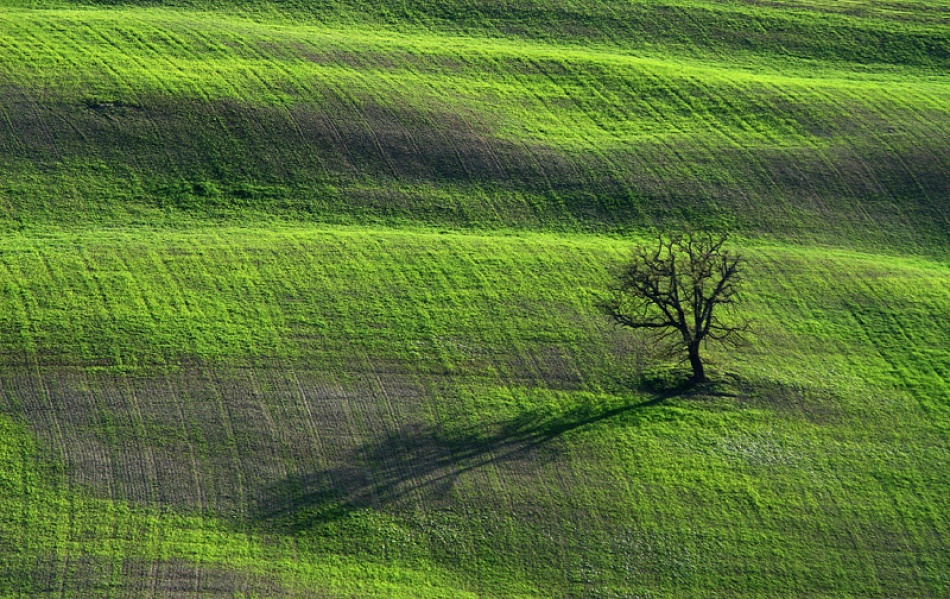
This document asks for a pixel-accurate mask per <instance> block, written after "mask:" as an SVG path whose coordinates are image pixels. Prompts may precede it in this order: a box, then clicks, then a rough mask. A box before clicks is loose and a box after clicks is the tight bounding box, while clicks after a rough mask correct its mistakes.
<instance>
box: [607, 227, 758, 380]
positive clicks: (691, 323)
mask: <svg viewBox="0 0 950 599" xmlns="http://www.w3.org/2000/svg"><path fill="white" fill-rule="evenodd" d="M726 239H727V236H726V235H724V234H722V235H721V234H716V233H710V232H689V233H681V234H678V235H672V236H667V235H662V234H661V235H658V236H657V238H656V240H655V241H654V242H652V243H651V244H650V245H640V246H637V247H636V248H634V250H633V257H632V259H631V260H630V262H628V263H627V264H625V265H624V266H623V267H622V269H621V270H620V271H619V273H618V275H617V280H616V283H615V285H614V286H613V288H612V289H611V293H610V295H609V296H608V298H607V299H606V300H605V301H604V302H603V308H604V310H605V311H606V312H607V314H608V315H609V316H610V318H611V319H612V320H613V321H614V322H615V323H617V324H618V325H621V326H624V327H627V328H630V329H634V330H640V329H644V330H647V331H649V332H650V333H652V336H653V338H654V340H655V341H656V342H657V344H658V345H659V346H660V347H661V348H662V349H665V350H667V351H668V352H669V353H670V355H682V354H683V353H685V354H686V359H688V360H689V364H690V366H691V367H692V369H693V376H692V377H691V378H690V383H693V384H695V383H704V382H706V381H707V380H709V379H708V378H707V377H706V369H705V367H704V365H703V359H702V357H701V356H700V348H701V347H702V346H703V344H704V343H705V342H706V341H707V340H708V339H711V340H713V341H726V342H732V343H734V344H735V343H737V342H739V341H741V336H740V333H741V332H742V331H744V330H746V329H747V324H745V323H738V324H734V325H732V326H730V325H727V324H724V323H723V322H722V321H721V320H720V316H721V312H723V311H724V310H723V309H728V308H731V307H733V306H734V304H735V303H736V301H737V299H738V288H739V285H740V284H741V282H742V266H743V264H744V260H743V258H742V256H740V255H738V254H736V253H734V252H732V251H730V250H729V249H726V248H725V247H723V246H724V244H725V242H726ZM719 306H722V307H723V309H720V310H717V308H718V307H719Z"/></svg>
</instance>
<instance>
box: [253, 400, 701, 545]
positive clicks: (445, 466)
mask: <svg viewBox="0 0 950 599" xmlns="http://www.w3.org/2000/svg"><path fill="white" fill-rule="evenodd" d="M683 391H684V389H682V388H674V389H669V390H666V391H663V392H660V393H655V394H653V397H652V398H651V399H648V400H646V401H642V402H640V403H635V404H625V405H622V406H619V407H603V406H596V405H581V406H578V407H575V408H573V409H571V410H568V411H566V412H561V413H557V414H553V415H552V414H550V413H548V412H544V411H541V410H532V411H529V412H526V413H524V414H522V415H520V416H519V417H517V418H514V419H512V420H509V421H507V422H504V423H501V424H499V425H495V426H494V427H491V428H490V430H468V431H459V432H452V431H448V430H446V429H445V428H443V427H439V426H420V425H414V424H407V425H404V426H402V427H400V428H398V429H396V430H391V431H389V432H388V433H386V434H384V435H381V436H378V437H377V438H375V439H373V440H371V441H368V442H366V443H363V444H361V445H359V446H357V447H356V448H354V449H352V450H351V451H348V452H343V455H342V456H341V457H340V458H339V460H338V461H337V464H336V465H334V466H332V467H328V468H326V469H323V470H321V471H318V472H313V473H309V474H304V475H297V476H291V477H288V478H286V479H284V480H282V481H279V482H277V483H276V484H273V485H270V486H269V487H267V488H266V489H264V491H263V492H262V494H261V496H260V501H259V504H258V512H257V517H258V519H259V520H260V521H261V522H264V523H267V524H268V525H269V526H276V527H278V528H289V529H291V530H304V529H308V528H311V527H313V526H315V525H319V524H324V523H328V522H331V521H333V520H336V519H339V518H343V517H345V516H347V515H348V514H349V513H351V512H354V511H357V510H360V509H364V508H375V509H380V508H384V507H397V508H398V507H400V506H411V505H413V504H415V505H418V504H420V503H424V504H431V503H433V502H439V501H440V500H444V499H445V498H446V497H447V496H448V495H449V493H450V492H451V491H452V489H453V487H454V485H455V483H456V481H457V480H458V479H459V477H461V476H463V475H465V474H466V473H471V472H473V471H476V470H478V469H480V468H483V467H485V466H488V465H501V464H506V463H508V464H511V463H512V462H516V461H525V462H534V464H527V465H525V466H521V467H522V468H524V467H529V468H534V467H536V465H537V463H540V462H542V461H543V460H545V459H553V458H554V456H555V454H554V452H553V451H543V449H544V448H545V446H547V445H549V444H550V443H551V442H552V441H554V440H556V439H558V438H560V437H562V436H564V435H566V434H568V433H570V432H572V431H576V430H579V429H583V428H585V427H590V426H593V425H595V424H597V423H599V422H603V421H607V420H610V419H612V418H617V417H620V416H622V415H626V416H627V417H629V415H630V414H633V413H638V412H642V411H643V410H645V409H648V408H650V407H653V406H656V405H658V404H660V403H662V402H663V401H665V400H666V399H668V398H670V397H674V396H677V395H680V394H681V393H682V392H683ZM511 465H512V466H514V467H518V466H517V465H514V464H511Z"/></svg>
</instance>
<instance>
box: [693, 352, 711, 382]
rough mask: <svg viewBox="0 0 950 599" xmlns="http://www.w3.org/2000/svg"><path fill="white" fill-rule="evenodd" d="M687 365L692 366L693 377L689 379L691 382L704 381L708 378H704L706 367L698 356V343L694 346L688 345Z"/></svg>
mask: <svg viewBox="0 0 950 599" xmlns="http://www.w3.org/2000/svg"><path fill="white" fill-rule="evenodd" d="M688 349H689V365H690V366H692V367H693V378H691V379H690V382H691V383H694V384H696V383H705V382H706V381H708V380H709V379H707V378H706V368H705V367H704V366H703V361H702V359H701V358H700V357H699V344H696V345H695V346H693V345H690V346H689V348H688Z"/></svg>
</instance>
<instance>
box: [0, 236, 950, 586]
mask: <svg viewBox="0 0 950 599" xmlns="http://www.w3.org/2000/svg"><path fill="white" fill-rule="evenodd" d="M626 247H627V242H626V241H621V240H611V239H607V238H603V237H591V236H564V235H559V236H555V235H529V236H492V235H460V234H438V233H434V232H424V231H415V232H413V231H401V230H385V229H326V230H319V229H312V228H284V229H281V228H278V229H219V230H216V231H213V232H209V231H207V230H205V229H198V230H195V231H178V232H176V231H154V230H153V231H149V230H136V231H128V232H124V231H117V230H106V231H96V230H92V231H89V232H83V233H78V234H65V233H61V234H57V235H52V236H48V237H46V238H42V239H37V238H31V237H22V238H20V239H16V240H10V241H7V242H6V243H5V244H4V246H3V248H2V252H0V255H2V256H3V272H4V278H5V279H6V280H7V281H8V284H7V287H6V289H5V292H4V294H3V301H4V302H5V306H4V309H3V310H2V312H3V313H5V314H11V315H16V316H14V317H11V318H10V319H8V320H7V321H6V322H5V323H4V325H3V326H2V330H3V331H5V332H6V334H5V336H4V338H3V345H4V351H3V352H2V353H3V355H4V356H5V358H4V359H5V360H6V366H5V368H6V370H7V375H6V376H5V377H4V380H5V381H8V382H7V383H6V384H5V385H4V393H5V395H6V397H7V402H8V405H9V406H11V408H13V409H15V411H16V412H17V413H19V414H20V418H21V419H23V420H24V421H25V422H26V423H28V424H30V425H31V426H32V430H33V431H34V434H35V435H39V438H40V439H41V440H42V444H43V445H44V446H48V447H50V448H51V450H52V452H53V453H52V455H53V456H54V457H55V458H56V459H54V462H53V465H54V466H55V468H54V470H55V471H57V472H60V473H61V474H59V475H58V476H57V477H55V478H54V480H59V481H60V483H59V484H60V487H56V488H65V489H67V490H63V491H56V493H59V494H55V493H53V492H52V491H46V490H41V491H34V492H33V493H36V494H37V496H36V497H34V496H33V495H31V494H29V493H25V492H20V493H16V492H13V491H15V490H16V489H17V488H18V486H19V484H20V483H12V482H11V483H10V484H8V485H6V488H8V489H10V491H11V492H10V493H9V496H8V499H7V500H6V502H7V505H8V506H10V509H9V512H12V513H18V512H19V511H20V509H23V508H21V507H19V506H23V505H26V506H34V508H33V509H36V512H35V515H33V516H29V517H22V518H20V519H14V520H13V521H8V522H7V523H6V526H7V530H8V531H9V532H8V534H9V538H23V537H26V536H28V535H29V533H28V531H32V530H37V531H47V532H45V533H43V534H40V535H38V536H37V538H36V539H35V541H31V543H30V544H26V545H23V546H20V547H19V553H20V554H22V555H21V557H20V558H19V559H34V558H33V557H32V556H36V555H44V554H47V553H51V554H54V555H59V556H65V555H69V556H73V557H74V558H75V557H76V553H79V554H80V555H87V554H88V555H91V556H94V557H96V558H97V559H99V558H102V559H104V557H107V556H111V558H112V561H111V562H110V561H108V560H106V562H107V563H104V564H100V570H101V574H100V576H101V577H106V578H109V579H110V580H112V579H113V578H114V582H112V583H110V584H114V585H118V586H117V587H116V588H123V587H122V585H123V584H126V585H131V584H133V583H131V582H128V581H124V579H123V576H122V572H124V571H126V570H127V569H128V568H123V566H122V564H127V563H128V562H129V561H131V560H133V559H142V560H148V559H151V560H156V561H168V560H171V559H185V560H194V561H197V562H199V563H200V564H201V565H202V567H208V568H211V567H213V566H220V567H225V568H233V569H236V570H239V571H242V572H244V571H249V572H254V573H257V574H256V575H257V576H259V577H260V579H259V580H257V579H256V580H257V581H256V583H255V584H264V582H261V580H265V579H266V580H270V581H271V582H273V581H274V580H278V581H279V582H280V584H281V585H284V586H286V588H294V586H295V585H300V584H304V585H306V584H309V583H308V582H307V581H333V582H332V584H330V583H329V582H328V585H329V586H328V591H327V592H331V591H332V592H340V593H345V592H346V589H348V588H355V587H352V586H347V585H355V584H365V585H367V586H366V587H365V588H364V587H360V588H361V591H360V592H361V593H365V594H367V595H373V594H374V593H376V592H380V593H383V594H391V595H400V594H404V595H406V596H419V594H420V593H422V592H424V591H423V590H420V587H418V586H417V585H423V587H430V586H433V585H434V588H433V590H432V591H431V592H432V594H433V596H448V595H449V594H450V593H452V592H455V590H457V591H458V592H473V593H479V594H483V595H485V596H511V595H512V594H515V593H523V594H525V596H529V595H530V596H570V595H595V596H599V595H603V596H611V593H621V592H631V591H633V592H648V591H650V592H661V593H671V594H674V595H691V594H694V593H696V592H701V591H704V590H707V589H719V591H717V593H718V592H720V591H722V592H729V593H734V594H736V595H752V594H756V593H764V594H809V595H812V594H823V593H824V594H828V595H834V594H840V593H854V594H859V595H887V594H892V593H895V592H906V590H907V589H913V592H914V593H916V594H920V595H933V596H937V595H939V594H940V589H942V588H944V586H945V585H946V583H947V581H946V578H945V572H946V571H947V565H948V564H946V562H945V557H944V555H945V552H943V551H942V541H941V539H942V538H944V536H945V535H946V534H947V533H948V532H950V531H948V530H947V528H948V524H950V523H948V522H947V520H946V516H945V514H946V513H948V511H947V507H950V506H947V505H946V504H947V501H946V494H945V493H944V492H943V491H944V490H945V489H946V486H947V483H948V481H947V480H946V475H945V473H946V472H948V470H947V465H948V464H947V461H948V457H950V453H948V451H947V445H946V439H947V436H946V435H947V432H948V431H947V422H948V414H947V399H948V389H947V386H946V380H947V376H946V373H947V371H948V368H950V359H948V353H947V352H946V351H945V350H946V347H945V343H944V342H943V339H942V337H943V327H942V324H941V322H940V320H939V319H935V318H934V317H933V315H939V314H947V313H948V311H950V297H948V294H947V289H948V283H950V270H948V269H947V267H946V265H945V264H943V263H939V262H930V261H926V260H920V259H914V260H909V259H904V258H884V257H881V256H871V255H863V254H854V253H848V252H842V251H830V250H826V249H802V248H793V247H786V246H774V245H768V246H750V247H749V248H748V249H747V253H748V254H749V256H750V263H751V267H750V273H749V287H748V292H747V299H746V302H745V304H744V308H743V310H744V311H745V313H746V314H747V315H749V316H752V317H753V318H755V320H756V322H757V327H756V329H757V334H756V341H755V343H754V344H753V345H751V346H750V347H748V348H746V349H743V350H740V351H739V352H738V353H729V354H727V353H726V352H724V351H722V350H716V349H714V348H710V350H711V356H712V357H713V359H714V362H715V363H716V364H718V367H717V371H718V378H719V380H720V381H721V383H720V388H719V393H720V394H719V395H718V396H717V395H706V396H703V395H700V396H684V397H674V398H670V399H667V400H665V401H663V402H661V403H658V404H654V405H645V406H643V407H637V406H638V404H642V403H643V402H650V401H651V399H652V397H653V396H652V395H651V394H650V392H648V391H646V390H643V389H640V388H638V387H636V386H631V384H632V382H631V381H633V380H634V378H633V376H634V374H635V371H636V369H637V352H638V350H637V347H636V346H635V345H634V346H631V345H629V344H628V343H626V342H625V339H626V338H625V337H624V336H623V335H622V334H620V333H619V332H617V331H613V330H611V329H610V328H609V327H608V325H607V323H606V321H605V319H604V318H603V317H602V316H601V315H600V314H599V313H598V311H597V309H596V307H595V298H596V294H597V292H598V291H599V290H601V289H602V288H603V286H604V282H605V280H606V276H607V273H606V267H607V265H609V264H611V263H615V262H616V261H618V260H619V259H621V258H622V256H623V254H624V250H625V248H626ZM499 323H504V325H503V326H499ZM624 346H626V347H627V350H626V351H625V352H624V351H618V349H619V348H622V347H624ZM16 348H20V349H21V353H19V354H18V353H17V352H16ZM163 387H164V389H163ZM175 405H177V406H178V407H177V408H174V409H173V410H169V407H170V406H175ZM18 434H19V435H20V438H22V439H28V438H30V437H29V436H24V435H26V433H25V432H20V433H18ZM21 442H22V443H26V441H21ZM173 455H178V456H187V457H186V459H185V460H180V459H179V460H178V461H179V462H184V463H178V464H175V465H174V466H172V465H171V464H170V463H168V462H167V460H169V459H174V458H172V456H173ZM264 456H269V457H267V458H266V459H265V458H264ZM143 458H144V459H145V462H144V463H143V462H142V461H141V460H142V459H143ZM20 459H21V461H20V462H19V466H18V467H14V468H12V470H13V471H14V472H15V473H16V472H17V471H19V474H14V475H13V478H14V479H15V480H18V479H16V477H17V476H19V477H22V478H26V477H27V476H29V475H28V474H27V473H28V472H29V470H30V469H31V468H32V467H33V466H31V465H30V464H31V462H30V460H29V459H24V458H20ZM262 459H264V462H266V463H262V462H261V460H262ZM163 463H166V464H168V465H167V466H166V467H164V468H163V467H161V464H163ZM51 467H52V466H51ZM34 484H36V483H34ZM39 486H40V487H42V485H39ZM70 489H71V490H70ZM77 492H78V493H81V494H83V495H86V494H91V495H92V496H93V497H101V498H102V499H95V500H84V499H79V498H78V497H77V498H76V499H72V497H73V494H75V493H77ZM63 493H65V495H63ZM56 497H66V498H68V499H54V498H56ZM130 501H131V504H132V505H143V506H144V507H142V508H133V507H126V506H127V505H128V502H130ZM44 502H48V504H50V507H38V508H37V507H36V506H38V505H39V506H45V505H47V503H44ZM57 502H58V503H57ZM76 502H78V503H76ZM84 502H88V504H87V503H84ZM176 506H177V507H176ZM171 508H175V509H177V510H184V511H185V513H189V514H195V515H194V516H189V517H187V518H184V519H181V518H179V517H177V516H173V515H172V513H173V512H172V513H170V512H168V511H167V510H169V509H171ZM154 510H158V511H157V512H155V511H154ZM103 511H107V512H108V513H110V514H115V515H114V516H110V518H112V519H110V520H106V521H107V522H111V524H108V525H105V527H104V528H96V527H95V526H93V525H92V524H91V523H92V522H99V521H100V520H101V518H102V516H101V515H100V514H101V513H102V512H103ZM56 514H61V515H60V516H56ZM202 514H204V516H203V517H199V516H200V515H202ZM57 518H61V519H63V522H58V520H57ZM76 518H78V519H79V520H78V523H77V521H74V520H75V519H76ZM220 518H223V520H220ZM87 520H88V522H90V524H83V522H85V521H87ZM737 522H741V523H742V525H741V527H737V526H736V523H737ZM87 527H90V528H92V529H93V530H92V531H89V530H87ZM222 527H223V528H222ZM143 528H144V530H145V532H141V533H140V532H136V531H140V530H143ZM209 528H210V532H209ZM25 531H27V532H25ZM113 535H118V536H120V537H121V538H123V539H126V541H125V542H124V544H123V543H118V545H113V543H115V542H114V541H113V540H112V536H113ZM143 535H144V538H145V539H146V540H144V541H142V542H138V541H136V542H132V539H137V538H139V537H141V536H143ZM148 535H153V536H154V540H153V538H152V537H151V536H148ZM179 535H181V536H182V537H183V538H184V540H182V541H179V540H177V539H178V536H179ZM194 535H199V536H200V537H201V539H202V540H201V541H197V540H196V541H191V540H189V539H192V538H193V536H194ZM5 536H7V535H5ZM77 538H80V539H82V542H81V543H78V542H77V543H75V544H70V543H71V542H73V540H75V539H77ZM168 539H171V540H168ZM291 540H293V542H292V543H290V541H291ZM97 543H101V544H102V547H103V548H102V549H96V548H95V547H97V546H98V545H96V544H97ZM189 543H194V544H195V545H194V546H193V547H192V546H191V545H188V544H189ZM288 543H290V544H288ZM187 547H192V549H191V551H193V553H188V551H189V550H188V549H187ZM327 555H339V556H341V559H343V560H344V561H343V562H342V565H338V566H334V567H333V568H330V566H328V565H327V564H326V562H325V559H326V558H325V557H321V556H327ZM24 556H25V557H24ZM286 560H290V562H292V563H295V564H297V566H295V567H294V568H293V569H291V570H290V571H286V570H285V567H286V566H284V565H282V564H284V563H285V561H286ZM349 560H357V562H358V563H360V564H362V565H361V566H360V568H359V569H357V570H352V569H351V568H350V567H349V566H346V564H349V563H353V562H351V561H349ZM333 563H336V562H333ZM373 564H375V565H373ZM394 564H395V565H394ZM400 564H402V565H404V566H400ZM401 567H405V568H406V570H405V572H403V571H402V570H399V569H398V568H401ZM327 568H330V569H327ZM394 568H397V569H394ZM429 568H435V570H434V572H444V573H445V574H432V575H431V576H430V575H422V574H420V572H422V571H429V570H428V569H429ZM737 568H738V569H737ZM275 572H277V573H278V574H275ZM397 572H402V573H401V574H398V575H397V574H396V573H397ZM62 576H63V578H64V579H66V582H68V583H71V584H80V583H79V582H77V581H76V580H74V579H70V578H69V572H68V571H67V573H66V574H64V575H62ZM75 576H76V578H81V576H79V575H75ZM110 577H111V578H110ZM392 577H396V581H398V582H400V584H401V585H402V586H400V584H396V583H395V582H393V580H392ZM96 580H100V579H96ZM123 581H124V582H123ZM360 581H362V582H360ZM86 582H89V579H88V576H87V580H86ZM100 582H101V580H100ZM390 583H392V584H394V585H395V586H393V587H392V588H390V586H388V585H389V584H390ZM96 584H99V583H96ZM274 584H276V583H274ZM287 585H289V586H287ZM83 588H87V587H83ZM381 589H383V590H381ZM400 589H401V590H400ZM453 589H454V590H453ZM22 590H23V592H26V593H32V592H36V591H39V590H42V589H38V588H34V587H24V588H23V589H22ZM284 592H290V591H287V590H286V589H285V591H284ZM400 596H401V595H400Z"/></svg>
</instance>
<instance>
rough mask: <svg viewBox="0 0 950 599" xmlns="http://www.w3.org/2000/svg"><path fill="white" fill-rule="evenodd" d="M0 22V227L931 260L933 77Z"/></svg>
mask: <svg viewBox="0 0 950 599" xmlns="http://www.w3.org/2000/svg"><path fill="white" fill-rule="evenodd" d="M703 10H705V9H703ZM772 12H776V11H772ZM239 14H240V13H239ZM274 18H276V17H274ZM822 18H824V17H822ZM821 23H822V21H821V19H819V18H818V17H815V21H814V25H815V27H819V26H820V24H821ZM0 24H2V27H0V46H2V47H3V48H4V52H3V53H2V54H0V94H2V95H3V97H4V98H6V100H5V102H4V104H5V114H4V120H5V121H6V126H4V127H0V147H2V148H4V150H5V152H4V158H3V160H2V161H0V172H3V173H4V177H3V179H4V183H3V185H2V186H0V201H2V203H3V205H4V207H5V210H4V212H5V218H4V219H3V222H4V224H5V226H6V227H8V228H14V229H16V228H19V227H23V226H28V225H36V224H46V225H48V224H55V225H63V224H77V221H78V222H86V223H89V224H93V225H103V224H116V223H129V222H138V223H143V222H147V223H150V224H154V223H156V222H168V223H176V222H181V220H182V219H194V218H199V219H207V218H213V219H222V218H223V219H227V220H231V221H241V220H242V219H245V218H249V217H250V218H280V219H290V220H291V221H295V222H299V221H301V220H303V221H308V222H313V221H317V222H321V223H331V224H370V223H379V224H385V225H389V226H393V225H396V226H402V225H405V224H423V225H430V226H449V227H453V228H456V227H464V228H470V229H486V228H487V229H492V230H496V229H498V228H512V227H513V228H518V229H542V230H558V231H564V230H567V231H606V232H625V231H629V230H630V229H631V228H636V227H642V226H643V225H645V224H646V225H658V226H672V225H673V224H675V223H682V222H691V223H694V224H700V223H703V222H708V221H709V220H710V219H714V220H718V221H724V222H730V223H732V224H733V226H735V227H737V228H738V229H739V230H742V231H744V232H746V233H748V234H756V235H762V234H765V235H778V236H779V237H781V238H783V239H789V238H796V239H801V240H803V241H811V242H813V241H821V242H825V243H838V244H845V245H858V246H860V247H862V248H865V249H869V250H875V251H881V250H882V249H884V248H900V249H901V250H903V251H912V252H916V253H932V252H934V251H936V252H938V253H939V254H941V255H945V248H946V239H947V238H948V236H950V235H948V221H947V216H946V210H944V208H945V207H944V202H943V198H944V197H945V196H946V194H947V192H948V189H947V185H946V177H945V176H943V174H944V173H945V172H947V170H948V169H950V164H948V163H947V160H946V156H948V155H950V151H948V150H950V148H948V147H947V146H946V140H947V139H950V135H948V133H950V132H948V114H950V104H948V100H950V96H948V92H947V89H948V88H947V85H946V79H945V76H944V73H945V69H944V68H942V67H940V66H939V65H938V66H933V67H925V66H921V65H916V64H911V63H905V62H900V63H899V64H897V65H895V64H891V63H889V62H887V61H884V62H872V63H870V64H868V65H861V66H859V65H854V64H852V63H849V62H844V61H832V60H825V59H821V58H820V57H818V56H813V57H810V58H809V57H799V56H797V55H795V54H793V53H787V52H786V53H781V52H776V51H774V50H775V48H773V51H771V52H767V53H751V54H749V53H742V52H730V53H714V52H711V51H704V52H702V53H700V54H698V55H697V53H696V52H697V51H698V50H697V49H696V48H694V52H686V53H684V52H681V51H679V50H678V49H677V47H676V46H675V45H673V46H671V45H666V44H665V45H656V44H654V45H650V46H649V47H645V48H632V47H629V46H626V45H622V44H616V43H607V42H603V43H597V44H592V43H589V40H587V39H586V38H584V37H583V36H581V37H570V36H566V37H565V38H563V39H557V40H548V39H541V40H539V39H533V38H530V37H529V38H524V37H519V36H508V37H504V38H499V37H497V36H496V34H495V33H492V30H491V29H490V28H489V29H487V30H484V31H481V32H478V31H476V30H471V31H469V30H466V31H465V32H464V33H460V32H454V33H447V32H446V31H444V30H443V29H442V28H440V27H435V26H432V27H423V26H422V25H420V24H407V25H405V26H404V27H401V28H395V27H383V28H380V27H379V26H372V25H371V24H370V23H369V22H363V23H353V22H351V21H345V22H344V23H343V24H340V23H338V22H336V21H334V22H332V23H329V24H328V23H325V22H318V23H312V22H307V21H305V20H304V21H303V22H302V23H301V22H300V21H295V20H287V19H282V20H278V21H277V22H276V23H275V21H274V20H273V19H271V20H265V21H263V22H260V21H256V20H252V19H249V18H247V15H245V16H243V17H225V16H223V15H221V14H220V13H216V12H207V11H204V12H195V11H190V10H182V9H170V8H129V7H124V8H114V9H91V8H88V7H87V8H82V9H65V8H58V9H44V10H35V9H34V10H27V9H22V8H11V9H9V10H8V11H7V12H5V13H0ZM853 25H854V26H858V25H860V26H861V27H868V28H872V29H873V27H874V26H875V25H873V24H868V23H865V21H864V20H860V19H855V20H854V23H853ZM891 25H893V23H892V24H891ZM920 26H921V27H924V25H920ZM901 27H910V28H913V27H917V25H909V24H906V23H901ZM927 27H929V26H927ZM936 31H938V32H940V31H941V30H939V29H937V30H936ZM811 34H813V35H816V36H821V35H823V34H822V33H821V31H820V30H815V31H813V32H811ZM637 39H639V38H637ZM715 39H724V36H716V38H715ZM796 39H797V38H796ZM944 41H945V40H944ZM875 47H877V46H875Z"/></svg>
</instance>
